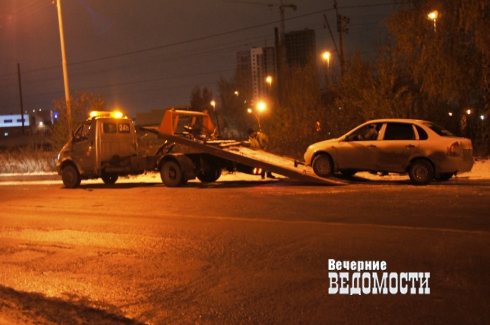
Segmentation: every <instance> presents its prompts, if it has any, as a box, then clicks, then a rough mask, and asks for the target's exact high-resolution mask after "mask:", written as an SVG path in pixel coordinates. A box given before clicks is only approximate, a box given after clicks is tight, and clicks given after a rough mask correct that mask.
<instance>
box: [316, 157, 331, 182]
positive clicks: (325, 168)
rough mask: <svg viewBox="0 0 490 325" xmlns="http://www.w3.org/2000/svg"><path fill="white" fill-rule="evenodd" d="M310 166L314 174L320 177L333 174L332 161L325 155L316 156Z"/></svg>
mask: <svg viewBox="0 0 490 325" xmlns="http://www.w3.org/2000/svg"><path fill="white" fill-rule="evenodd" d="M311 165H312V167H313V171H314V172H315V174H317V175H318V176H320V177H328V176H330V175H332V173H333V164H332V160H331V159H330V157H329V156H328V155H326V154H320V155H318V156H316V157H315V159H313V163H312V164H311Z"/></svg>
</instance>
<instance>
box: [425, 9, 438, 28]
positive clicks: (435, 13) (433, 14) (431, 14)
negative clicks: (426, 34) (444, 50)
mask: <svg viewBox="0 0 490 325" xmlns="http://www.w3.org/2000/svg"><path fill="white" fill-rule="evenodd" d="M438 16H439V12H438V11H437V10H434V11H431V12H429V14H428V15H427V17H428V18H429V19H430V20H432V21H433V22H434V32H435V31H436V21H437V17H438Z"/></svg>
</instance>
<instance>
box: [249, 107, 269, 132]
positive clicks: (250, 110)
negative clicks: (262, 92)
mask: <svg viewBox="0 0 490 325" xmlns="http://www.w3.org/2000/svg"><path fill="white" fill-rule="evenodd" d="M266 109H267V105H266V103H264V102H263V101H260V102H258V103H257V107H256V111H257V113H255V112H254V110H253V109H252V108H248V109H247V112H248V113H249V114H253V115H254V116H255V118H256V119H257V123H258V124H259V130H262V126H261V125H260V114H261V113H263V112H264V111H265V110H266Z"/></svg>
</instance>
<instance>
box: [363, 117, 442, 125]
mask: <svg viewBox="0 0 490 325" xmlns="http://www.w3.org/2000/svg"><path fill="white" fill-rule="evenodd" d="M385 122H395V123H397V122H398V123H433V122H430V121H426V120H417V119H408V118H383V119H376V120H370V121H367V122H365V123H363V124H370V123H385Z"/></svg>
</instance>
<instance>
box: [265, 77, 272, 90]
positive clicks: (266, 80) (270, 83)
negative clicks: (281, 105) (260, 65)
mask: <svg viewBox="0 0 490 325" xmlns="http://www.w3.org/2000/svg"><path fill="white" fill-rule="evenodd" d="M265 82H267V84H268V85H269V94H270V93H271V92H272V77H271V76H267V77H266V78H265Z"/></svg>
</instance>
